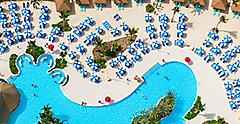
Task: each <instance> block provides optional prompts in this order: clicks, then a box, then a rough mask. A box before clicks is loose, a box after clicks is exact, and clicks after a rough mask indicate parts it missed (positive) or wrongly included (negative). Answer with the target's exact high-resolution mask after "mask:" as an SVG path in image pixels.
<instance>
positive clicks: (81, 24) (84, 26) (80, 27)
mask: <svg viewBox="0 0 240 124" xmlns="http://www.w3.org/2000/svg"><path fill="white" fill-rule="evenodd" d="M86 28H87V25H86V23H85V22H81V23H80V24H79V29H81V31H83V30H85V29H86Z"/></svg>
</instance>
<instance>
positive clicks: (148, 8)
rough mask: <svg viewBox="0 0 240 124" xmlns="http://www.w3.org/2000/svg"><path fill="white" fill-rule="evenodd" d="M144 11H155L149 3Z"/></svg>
mask: <svg viewBox="0 0 240 124" xmlns="http://www.w3.org/2000/svg"><path fill="white" fill-rule="evenodd" d="M146 11H147V12H149V13H153V12H154V11H155V8H154V7H153V6H152V5H151V4H148V5H147V6H146Z"/></svg>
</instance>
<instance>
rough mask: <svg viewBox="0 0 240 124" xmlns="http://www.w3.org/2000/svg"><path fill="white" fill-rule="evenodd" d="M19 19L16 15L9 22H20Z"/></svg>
mask: <svg viewBox="0 0 240 124" xmlns="http://www.w3.org/2000/svg"><path fill="white" fill-rule="evenodd" d="M20 23H21V20H20V19H19V18H18V17H13V18H12V19H11V24H13V25H15V24H20Z"/></svg>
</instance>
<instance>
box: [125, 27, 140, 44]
mask: <svg viewBox="0 0 240 124" xmlns="http://www.w3.org/2000/svg"><path fill="white" fill-rule="evenodd" d="M138 30H139V29H138V28H134V27H133V28H129V29H128V33H127V34H126V35H127V36H128V37H129V38H130V41H133V40H135V36H136V34H137V33H138Z"/></svg>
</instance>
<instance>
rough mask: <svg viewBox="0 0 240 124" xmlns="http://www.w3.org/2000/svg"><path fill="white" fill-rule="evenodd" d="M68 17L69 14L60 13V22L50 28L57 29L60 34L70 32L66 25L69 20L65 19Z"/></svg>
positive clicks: (68, 26)
mask: <svg viewBox="0 0 240 124" xmlns="http://www.w3.org/2000/svg"><path fill="white" fill-rule="evenodd" d="M69 15H70V14H69V12H66V11H64V12H60V15H59V17H60V18H61V19H62V21H60V22H58V23H57V24H53V25H52V27H59V28H60V30H61V31H62V32H68V31H71V30H72V28H71V27H70V25H69V23H68V22H69V19H67V18H68V17H69Z"/></svg>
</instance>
